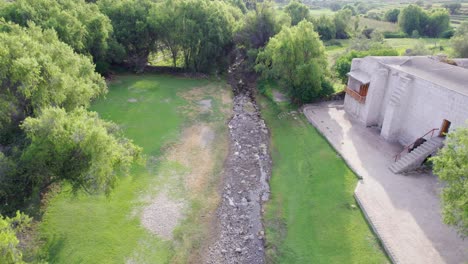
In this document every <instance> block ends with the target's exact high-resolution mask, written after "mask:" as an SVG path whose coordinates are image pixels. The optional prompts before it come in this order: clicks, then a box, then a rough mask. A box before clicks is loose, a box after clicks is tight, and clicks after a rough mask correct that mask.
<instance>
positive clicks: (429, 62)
mask: <svg viewBox="0 0 468 264" xmlns="http://www.w3.org/2000/svg"><path fill="white" fill-rule="evenodd" d="M444 60H445V59H444V58H441V57H427V56H418V57H366V58H362V59H354V60H353V61H352V66H351V71H350V72H349V73H348V76H349V80H348V86H347V87H346V97H345V105H344V107H345V110H346V112H347V113H348V114H350V115H352V116H354V117H355V118H356V119H358V120H359V121H360V122H362V123H363V124H364V125H366V126H376V127H378V128H379V129H380V134H381V136H382V137H383V138H385V139H386V140H388V141H392V142H399V143H400V144H402V145H405V149H404V151H406V152H408V153H409V152H413V151H414V153H412V154H411V153H410V154H411V155H406V157H404V160H401V161H398V160H399V159H400V158H402V159H403V157H402V155H397V156H396V161H398V163H397V164H394V165H392V167H391V170H392V171H393V172H395V173H400V172H405V171H408V170H411V169H414V168H415V167H418V166H419V165H420V164H421V163H422V162H423V161H424V160H425V159H426V158H427V157H428V156H430V155H432V154H433V153H434V152H436V151H437V150H438V149H439V148H440V147H441V146H442V141H443V137H444V136H445V134H446V133H448V132H449V131H450V130H451V129H454V128H456V127H459V126H462V125H464V124H465V121H466V120H467V119H468V69H467V68H465V66H466V65H468V61H467V60H464V59H455V60H453V61H451V63H447V62H443V61H444ZM456 65H461V66H456Z"/></svg>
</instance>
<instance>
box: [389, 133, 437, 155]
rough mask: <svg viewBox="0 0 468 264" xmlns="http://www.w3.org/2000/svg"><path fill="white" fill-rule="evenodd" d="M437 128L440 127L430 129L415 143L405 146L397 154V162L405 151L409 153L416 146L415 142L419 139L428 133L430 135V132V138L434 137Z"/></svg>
mask: <svg viewBox="0 0 468 264" xmlns="http://www.w3.org/2000/svg"><path fill="white" fill-rule="evenodd" d="M437 130H439V129H438V128H433V129H431V130H429V131H428V132H427V133H426V134H424V136H422V137H420V138H418V139H416V140H415V141H414V142H413V143H411V144H409V145H407V146H405V147H404V148H403V150H402V151H401V152H400V153H398V154H397V155H395V162H397V161H398V160H399V159H400V158H401V155H403V153H404V152H408V153H409V150H410V149H411V148H413V147H414V144H415V143H416V141H418V140H419V139H421V138H424V137H425V136H427V135H429V134H431V137H430V138H432V137H434V132H435V131H437Z"/></svg>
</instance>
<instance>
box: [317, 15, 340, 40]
mask: <svg viewBox="0 0 468 264" xmlns="http://www.w3.org/2000/svg"><path fill="white" fill-rule="evenodd" d="M314 26H315V30H316V31H317V33H318V34H319V35H320V38H321V39H322V40H331V39H334V38H335V37H336V27H335V23H334V22H333V19H332V18H330V17H328V16H325V15H321V16H320V17H319V18H318V19H317V20H315V21H314Z"/></svg>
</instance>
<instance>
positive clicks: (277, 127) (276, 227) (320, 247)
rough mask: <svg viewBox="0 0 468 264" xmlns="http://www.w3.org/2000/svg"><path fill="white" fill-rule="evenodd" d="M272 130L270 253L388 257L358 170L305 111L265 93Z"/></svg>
mask: <svg viewBox="0 0 468 264" xmlns="http://www.w3.org/2000/svg"><path fill="white" fill-rule="evenodd" d="M260 101H261V106H262V113H263V117H264V118H265V120H266V122H267V125H268V127H269V128H270V130H271V133H272V158H273V173H272V178H271V180H270V186H271V193H272V196H271V200H270V201H269V202H268V204H267V206H266V213H265V224H266V230H267V232H266V235H267V241H268V248H267V255H268V258H269V261H270V262H274V263H288V264H289V263H327V264H329V263H386V262H388V259H387V258H386V255H385V254H384V253H383V251H382V250H381V248H380V245H379V242H378V240H377V239H376V237H375V236H374V234H373V233H372V232H371V230H370V228H369V226H368V224H367V222H366V221H365V219H364V217H363V215H362V213H361V211H360V210H359V209H358V207H357V205H356V202H355V200H354V197H353V191H354V188H355V187H356V184H357V178H356V175H355V174H353V172H352V171H350V169H349V168H348V167H347V166H346V165H345V163H344V162H343V160H342V159H341V158H340V157H339V156H338V155H337V154H336V152H335V151H334V150H333V149H332V148H331V146H330V145H329V144H328V142H327V141H326V140H325V139H324V138H323V137H322V136H321V135H319V134H318V132H317V131H316V130H315V129H314V128H313V126H312V125H310V124H309V123H308V122H307V120H306V119H305V118H304V117H303V116H302V115H290V114H287V113H290V110H291V108H289V107H288V106H286V105H282V106H281V105H277V104H276V103H274V102H272V101H271V100H270V99H267V98H265V97H263V98H261V99H260Z"/></svg>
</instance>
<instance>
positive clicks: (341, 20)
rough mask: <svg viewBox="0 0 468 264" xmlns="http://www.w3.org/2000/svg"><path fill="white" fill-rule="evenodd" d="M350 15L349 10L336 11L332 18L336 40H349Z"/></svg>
mask: <svg viewBox="0 0 468 264" xmlns="http://www.w3.org/2000/svg"><path fill="white" fill-rule="evenodd" d="M351 17H352V13H351V11H350V10H349V9H343V10H340V11H338V13H336V14H335V17H334V18H333V22H335V29H336V38H337V39H347V38H349V35H350V33H349V29H350V27H351Z"/></svg>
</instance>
